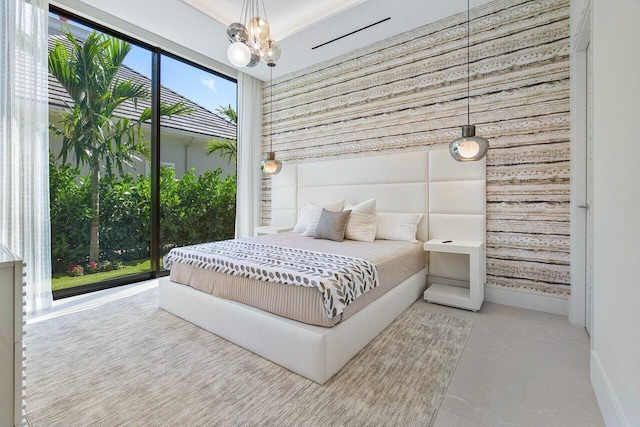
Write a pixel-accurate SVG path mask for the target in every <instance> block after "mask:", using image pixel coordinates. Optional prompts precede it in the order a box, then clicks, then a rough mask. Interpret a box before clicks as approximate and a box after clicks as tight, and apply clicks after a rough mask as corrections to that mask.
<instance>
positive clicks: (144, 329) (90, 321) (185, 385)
mask: <svg viewBox="0 0 640 427" xmlns="http://www.w3.org/2000/svg"><path fill="white" fill-rule="evenodd" d="M472 326H473V323H472V322H468V321H465V320H462V319H458V318H455V317H450V316H444V315H441V314H435V313H427V312H423V311H420V310H416V309H413V308H410V309H409V310H407V311H406V312H405V313H404V314H403V315H402V316H401V317H400V318H398V319H397V320H396V321H395V322H394V323H393V324H391V325H390V326H389V327H388V328H387V329H386V330H385V331H383V332H382V333H381V334H380V335H379V336H378V337H377V338H376V339H375V340H373V341H372V342H371V343H370V344H369V345H368V346H367V347H365V348H364V349H363V350H362V351H361V352H360V353H358V354H357V355H356V356H355V357H354V358H353V359H352V360H351V361H350V362H349V363H348V364H347V365H346V366H345V367H344V368H343V369H342V371H340V372H339V373H338V374H337V375H335V376H334V377H333V378H332V379H331V380H330V381H328V382H327V383H326V384H325V385H323V386H321V385H318V384H316V383H314V382H312V381H310V380H307V379H306V378H303V377H301V376H299V375H297V374H294V373H292V372H291V371H289V370H287V369H284V368H282V367H280V366H278V365H275V364H273V363H271V362H269V361H267V360H265V359H263V358H261V357H259V356H257V355H255V354H253V353H251V352H249V351H247V350H244V349H243V348H241V347H238V346H236V345H234V344H232V343H230V342H228V341H225V340H224V339H221V338H218V337H216V336H215V335H213V334H211V333H209V332H207V331H205V330H203V329H200V328H198V327H197V326H194V325H192V324H190V323H188V322H186V321H184V320H182V319H180V318H177V317H175V316H173V315H172V314H169V313H167V312H165V311H163V310H161V309H159V308H158V307H157V288H154V289H151V290H148V291H144V292H142V293H139V294H137V295H134V296H130V297H127V298H124V299H120V300H116V301H111V302H108V303H106V304H103V305H100V306H96V307H93V308H90V309H87V310H84V311H78V312H75V313H72V314H68V315H65V316H62V317H58V318H54V319H50V320H45V321H41V322H37V323H34V324H30V325H28V329H27V331H28V332H27V336H26V337H25V338H26V341H27V414H28V420H29V421H30V423H31V425H32V426H65V427H70V426H88V425H97V426H115V425H126V426H209V425H216V426H217V425H220V426H227V425H228V426H238V425H269V426H270V425H292V426H303V425H304V426H313V425H318V426H338V425H354V426H360V425H370V426H382V425H389V426H391V425H393V426H405V425H415V426H428V425H430V424H431V423H432V422H433V420H434V418H435V415H436V413H437V410H438V407H439V406H440V403H441V401H442V397H443V396H444V393H445V391H446V389H447V386H448V384H449V380H450V379H451V376H452V375H453V371H454V369H455V367H456V364H457V363H458V359H459V358H460V355H461V354H462V352H463V350H464V346H465V344H466V341H467V338H468V336H469V334H470V332H471V328H472Z"/></svg>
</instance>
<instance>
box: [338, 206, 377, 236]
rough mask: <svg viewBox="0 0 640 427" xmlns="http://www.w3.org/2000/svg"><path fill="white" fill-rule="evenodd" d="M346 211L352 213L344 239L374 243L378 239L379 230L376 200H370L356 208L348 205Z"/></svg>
mask: <svg viewBox="0 0 640 427" xmlns="http://www.w3.org/2000/svg"><path fill="white" fill-rule="evenodd" d="M344 209H345V210H350V211H351V216H350V217H349V222H347V230H346V232H345V234H344V238H345V239H349V240H359V241H361V242H373V241H374V240H375V239H376V231H377V229H378V215H377V211H376V199H369V200H367V201H364V202H362V203H359V204H357V205H355V206H352V205H347V206H346V207H345V208H344Z"/></svg>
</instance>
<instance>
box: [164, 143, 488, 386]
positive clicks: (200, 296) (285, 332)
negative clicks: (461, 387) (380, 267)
mask: <svg viewBox="0 0 640 427" xmlns="http://www.w3.org/2000/svg"><path fill="white" fill-rule="evenodd" d="M430 170H434V171H435V172H436V173H435V174H432V173H430ZM480 174H481V175H482V179H481V180H480V181H482V182H481V183H479V182H477V181H479V180H477V179H476V178H477V177H478V176H480ZM484 174H485V169H484V161H482V162H475V163H466V164H462V163H458V162H455V161H454V160H453V159H451V158H450V157H449V154H448V152H446V150H436V151H431V152H428V151H417V152H404V153H394V154H385V155H378V156H368V157H357V158H349V159H339V160H328V161H320V162H312V163H298V164H295V163H286V164H285V165H284V166H283V170H282V172H281V173H280V174H279V175H277V176H274V177H273V178H272V193H271V199H272V210H271V214H272V221H271V222H272V224H273V225H284V226H293V225H294V224H295V221H296V218H297V213H298V209H299V208H300V207H301V206H303V205H304V204H305V203H306V202H307V201H314V202H316V203H320V204H322V203H330V202H333V201H336V200H340V199H346V201H347V202H349V203H353V204H356V203H359V202H362V201H364V200H367V199H370V198H373V197H375V198H376V201H377V209H378V211H379V212H398V213H401V212H410V213H424V214H425V216H424V218H423V220H422V221H421V223H420V225H419V229H418V238H419V239H420V240H425V241H426V240H428V238H429V235H430V234H432V233H433V234H434V235H442V236H444V235H447V236H448V234H447V233H448V230H447V229H451V233H452V234H451V236H452V237H449V238H452V239H461V238H464V239H465V240H474V239H475V238H476V236H478V237H479V236H480V230H478V229H476V227H481V232H482V237H481V240H484V230H485V226H484V211H485V193H486V191H485V189H484V186H485V184H484V182H485V180H484ZM454 178H455V179H454ZM458 178H459V179H458ZM430 180H433V182H438V184H436V187H437V188H436V189H435V196H432V194H431V192H430V191H429V185H430ZM449 184H451V186H449ZM451 190H456V192H459V191H461V192H462V193H461V194H460V195H461V196H462V197H456V196H455V194H453V195H452V194H448V193H449V192H450V191H451ZM476 191H481V196H482V197H480V198H478V197H477V196H476V195H475V192H476ZM452 197H453V198H454V199H456V200H453V201H452V203H453V205H452V206H454V207H455V209H449V208H446V206H445V205H446V203H447V201H446V199H450V198H452ZM480 199H481V200H480ZM430 204H432V205H433V206H434V208H435V209H434V210H433V211H432V210H431V209H430ZM480 205H482V206H481V208H480V207H479V206H480ZM468 206H475V207H474V208H473V209H471V210H470V209H469V208H468ZM474 209H475V210H474ZM459 210H461V212H459ZM480 210H481V211H482V215H481V216H482V217H483V218H482V219H480V218H479V217H476V212H480ZM432 212H433V215H435V218H436V222H435V223H436V226H435V227H432V226H431V225H430V224H431V221H430V218H431V217H432ZM469 212H473V213H469ZM454 224H455V227H454ZM453 228H455V230H453ZM466 231H468V232H469V234H468V235H467V234H464V232H466ZM463 234H464V235H463ZM452 262H453V263H454V264H458V267H455V268H450V267H449V266H448V262H447V260H446V258H440V259H437V260H436V272H437V273H438V274H439V275H440V274H441V275H443V276H442V277H449V278H452V279H458V278H460V277H462V276H463V275H464V274H465V271H466V272H467V274H468V267H466V264H465V263H463V262H458V260H456V258H455V256H453V258H452ZM456 268H462V269H463V270H462V271H458V270H457V269H456ZM427 271H428V269H427V266H426V265H425V268H424V269H423V270H421V271H420V272H418V273H416V274H415V275H413V276H412V277H410V278H409V279H407V280H406V281H404V282H403V283H401V284H400V285H398V286H397V287H395V288H393V289H392V290H391V291H389V292H387V293H386V294H384V295H383V296H382V297H380V298H379V299H378V300H376V301H374V302H372V303H371V304H369V305H368V306H366V307H365V308H363V309H362V310H360V311H359V312H357V313H356V314H354V315H353V316H351V317H350V318H349V319H347V320H345V321H344V322H341V323H339V324H338V325H336V326H335V327H333V328H323V327H319V326H313V325H308V324H304V323H301V322H297V321H294V320H290V319H286V318H282V317H280V316H276V315H274V314H271V313H267V312H265V311H262V310H260V309H257V308H254V307H250V306H247V305H244V304H241V303H237V302H234V301H230V300H225V299H221V298H217V297H215V296H213V295H210V294H208V293H205V292H201V291H198V290H195V289H193V288H191V287H190V286H185V285H182V284H178V283H174V282H172V281H171V280H170V279H169V278H162V279H160V299H159V305H160V307H161V308H163V309H164V310H167V311H169V312H171V313H173V314H175V315H177V316H179V317H182V318H183V319H185V320H188V321H189V322H192V323H194V324H196V325H198V326H200V327H202V328H204V329H206V330H208V331H210V332H213V333H214V334H216V335H218V336H220V337H222V338H225V339H227V340H229V341H231V342H233V343H235V344H238V345H240V346H242V347H244V348H246V349H247V350H250V351H252V352H254V353H256V354H258V355H260V356H262V357H264V358H266V359H269V360H271V361H273V362H275V363H277V364H278V365H281V366H283V367H285V368H288V369H290V370H291V371H293V372H296V373H298V374H300V375H302V376H304V377H307V378H309V379H311V380H313V381H315V382H317V383H319V384H323V383H325V382H326V381H327V380H329V379H330V378H331V377H332V376H333V375H334V374H335V373H337V372H338V371H339V370H340V369H341V368H342V367H343V366H344V365H345V364H346V363H347V362H348V361H349V360H350V359H351V358H352V357H353V356H355V355H356V353H358V352H359V351H360V350H361V349H362V348H364V347H365V346H366V345H367V344H368V343H369V342H370V341H371V340H372V339H373V338H375V336H377V335H378V334H379V333H380V332H382V331H383V330H384V329H385V328H386V327H387V326H388V325H389V324H390V323H391V322H393V320H395V319H396V318H397V317H398V316H400V314H402V312H404V310H406V309H407V308H408V307H409V306H410V305H411V304H412V303H413V302H415V301H416V300H417V299H418V298H419V297H420V296H421V295H422V293H423V292H424V290H425V288H426V277H427Z"/></svg>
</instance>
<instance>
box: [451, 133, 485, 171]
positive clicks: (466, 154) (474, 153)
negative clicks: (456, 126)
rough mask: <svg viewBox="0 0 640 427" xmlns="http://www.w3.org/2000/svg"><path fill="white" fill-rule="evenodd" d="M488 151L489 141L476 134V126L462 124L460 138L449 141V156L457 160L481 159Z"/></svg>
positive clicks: (471, 160)
mask: <svg viewBox="0 0 640 427" xmlns="http://www.w3.org/2000/svg"><path fill="white" fill-rule="evenodd" d="M487 151H489V141H487V140H486V139H485V138H482V137H481V136H476V127H475V126H473V125H466V126H462V138H458V139H456V140H454V141H452V142H450V143H449V153H450V154H451V157H453V158H454V159H455V160H457V161H459V162H474V161H477V160H480V159H482V158H483V157H484V156H486V155H487Z"/></svg>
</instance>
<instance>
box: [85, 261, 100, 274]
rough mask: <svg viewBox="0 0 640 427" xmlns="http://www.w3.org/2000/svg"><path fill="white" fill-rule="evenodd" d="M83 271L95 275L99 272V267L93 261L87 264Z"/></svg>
mask: <svg viewBox="0 0 640 427" xmlns="http://www.w3.org/2000/svg"><path fill="white" fill-rule="evenodd" d="M84 271H85V272H86V273H87V274H93V273H97V272H98V271H100V266H99V265H98V263H97V262H95V261H91V262H90V263H89V264H87V265H86V266H85V267H84Z"/></svg>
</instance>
